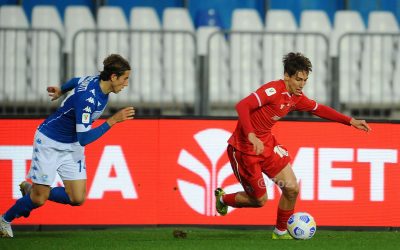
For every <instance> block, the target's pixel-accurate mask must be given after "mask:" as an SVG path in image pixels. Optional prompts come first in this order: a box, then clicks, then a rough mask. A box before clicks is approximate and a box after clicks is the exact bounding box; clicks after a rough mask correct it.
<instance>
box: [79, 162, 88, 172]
mask: <svg viewBox="0 0 400 250" xmlns="http://www.w3.org/2000/svg"><path fill="white" fill-rule="evenodd" d="M78 167H79V173H80V172H82V169H86V166H85V164H84V163H82V161H81V160H79V161H78Z"/></svg>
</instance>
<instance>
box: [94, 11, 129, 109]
mask: <svg viewBox="0 0 400 250" xmlns="http://www.w3.org/2000/svg"><path fill="white" fill-rule="evenodd" d="M97 28H98V29H99V30H100V33H99V34H98V38H97V39H98V41H97V42H98V47H97V68H98V69H102V68H103V59H104V55H110V54H114V53H117V54H121V55H129V35H128V33H127V31H128V21H127V19H126V17H125V15H124V13H123V10H122V8H120V7H114V6H102V7H100V8H99V10H98V12H97ZM131 87H132V86H128V87H127V88H126V91H125V94H121V95H116V96H115V98H114V100H113V101H111V103H110V104H112V103H113V102H121V103H125V102H129V101H130V96H129V95H128V94H127V93H132V90H131Z"/></svg>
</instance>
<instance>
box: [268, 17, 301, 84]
mask: <svg viewBox="0 0 400 250" xmlns="http://www.w3.org/2000/svg"><path fill="white" fill-rule="evenodd" d="M297 30H298V28H297V24H296V21H295V19H294V16H293V14H292V13H291V12H290V11H288V10H269V11H268V12H267V16H266V19H265V31H267V32H274V33H270V34H268V35H265V36H264V38H263V79H265V81H270V80H276V79H281V78H282V74H283V66H282V56H283V55H284V54H286V53H288V52H290V51H293V48H295V39H294V36H290V35H288V33H290V32H295V31H297Z"/></svg>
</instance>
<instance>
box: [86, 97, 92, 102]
mask: <svg viewBox="0 0 400 250" xmlns="http://www.w3.org/2000/svg"><path fill="white" fill-rule="evenodd" d="M86 101H87V102H88V103H91V104H94V98H93V97H89V98H88V99H86Z"/></svg>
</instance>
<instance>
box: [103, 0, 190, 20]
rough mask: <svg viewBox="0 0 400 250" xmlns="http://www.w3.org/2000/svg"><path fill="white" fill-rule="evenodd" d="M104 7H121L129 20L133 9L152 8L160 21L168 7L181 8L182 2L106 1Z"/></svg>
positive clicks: (179, 0)
mask: <svg viewBox="0 0 400 250" xmlns="http://www.w3.org/2000/svg"><path fill="white" fill-rule="evenodd" d="M106 3H107V4H106V5H108V6H119V7H121V8H122V9H123V10H124V12H125V15H126V18H127V19H128V20H129V18H130V12H131V9H132V8H133V7H153V8H154V9H156V11H157V14H158V17H159V18H160V19H161V20H162V16H163V12H164V9H165V8H168V7H183V6H184V0H163V1H160V0H135V1H132V0H131V1H127V0H107V1H106Z"/></svg>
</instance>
